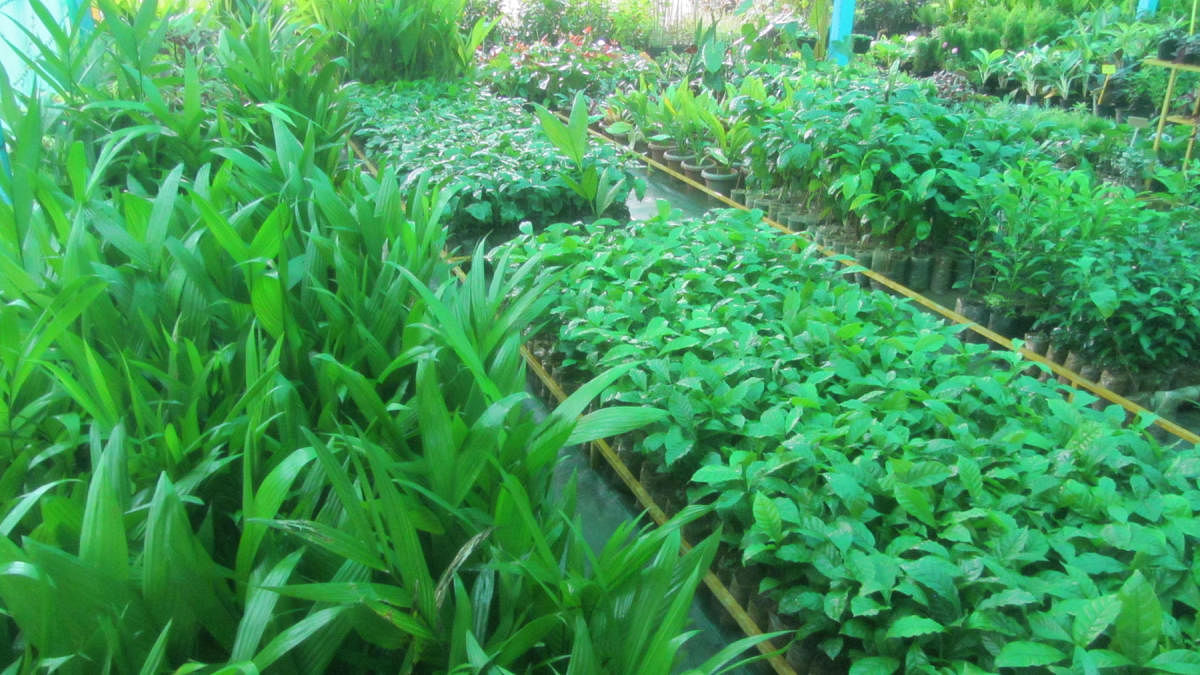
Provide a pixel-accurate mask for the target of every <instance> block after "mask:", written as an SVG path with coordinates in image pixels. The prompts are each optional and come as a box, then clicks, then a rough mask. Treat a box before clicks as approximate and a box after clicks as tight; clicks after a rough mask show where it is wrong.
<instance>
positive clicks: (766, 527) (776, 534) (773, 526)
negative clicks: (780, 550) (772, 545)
mask: <svg viewBox="0 0 1200 675" xmlns="http://www.w3.org/2000/svg"><path fill="white" fill-rule="evenodd" d="M753 511H754V522H755V524H756V525H758V527H760V528H762V530H763V532H764V533H766V535H767V536H768V537H770V538H771V541H774V542H778V541H780V540H781V539H783V518H782V517H781V516H780V515H779V507H778V506H776V505H775V500H773V499H771V498H770V497H768V496H766V495H765V494H763V493H761V492H758V493H755V495H754V507H753Z"/></svg>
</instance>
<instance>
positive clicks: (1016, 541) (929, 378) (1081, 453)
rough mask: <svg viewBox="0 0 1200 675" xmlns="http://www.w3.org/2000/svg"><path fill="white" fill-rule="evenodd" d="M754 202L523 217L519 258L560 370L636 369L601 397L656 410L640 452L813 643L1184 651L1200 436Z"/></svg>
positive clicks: (872, 656)
mask: <svg viewBox="0 0 1200 675" xmlns="http://www.w3.org/2000/svg"><path fill="white" fill-rule="evenodd" d="M757 217H758V214H756V213H743V212H717V213H713V214H710V215H709V216H708V217H706V218H705V219H703V220H697V221H683V222H681V221H679V220H678V218H677V216H674V215H672V214H671V213H670V211H669V208H668V207H665V206H664V207H663V208H662V209H661V212H660V215H659V217H658V218H655V219H654V220H651V221H649V222H645V223H633V224H630V225H621V224H618V223H614V222H611V221H609V222H603V221H602V222H597V223H594V224H592V225H587V226H580V225H576V226H555V227H552V228H550V229H548V230H547V231H545V232H543V233H542V234H540V235H537V236H536V237H534V236H532V235H527V236H526V238H524V239H523V240H519V241H517V242H515V243H514V247H515V253H514V259H515V260H517V261H519V260H521V259H524V257H525V256H526V255H533V256H543V259H544V260H545V261H546V262H547V263H548V264H552V265H554V267H555V268H556V272H555V274H557V275H561V276H559V277H558V281H557V283H556V286H555V291H556V292H555V296H556V298H557V301H556V305H555V307H554V308H553V310H552V311H553V312H554V313H555V314H556V315H557V316H559V317H560V318H561V319H562V322H561V324H560V327H559V328H558V330H557V334H556V335H555V336H554V338H553V339H554V340H555V341H556V343H557V345H558V349H559V350H560V352H561V353H562V355H563V359H564V360H563V367H564V368H565V369H566V370H567V371H568V372H569V373H578V374H579V375H580V376H582V377H587V376H588V374H590V373H593V372H602V371H604V370H606V369H608V368H611V367H613V366H615V365H617V364H622V363H630V362H634V363H645V368H644V369H638V370H631V371H629V373H628V374H627V376H625V377H623V378H622V379H621V381H620V382H618V383H617V385H616V386H615V387H613V388H612V389H610V390H609V391H608V393H607V394H606V395H605V398H607V399H608V400H613V401H621V402H626V403H630V404H635V405H653V406H655V407H660V408H663V409H665V410H667V412H668V417H666V418H665V419H663V420H662V421H661V422H658V423H656V424H655V425H654V426H652V427H650V428H649V429H647V430H646V432H645V433H644V434H637V435H635V436H633V437H632V438H631V441H632V442H633V443H634V444H635V446H634V447H635V448H636V449H637V450H639V451H640V452H642V453H645V456H646V458H647V461H649V462H651V463H652V465H653V466H656V467H659V468H660V470H661V471H663V472H665V473H669V474H670V475H671V476H674V477H675V478H677V479H678V480H680V481H681V482H683V481H687V480H688V478H689V477H690V487H689V490H688V497H689V500H690V501H691V502H692V503H705V504H710V505H711V506H712V508H714V509H715V510H716V512H717V513H718V515H719V516H720V517H721V519H722V521H723V523H725V524H726V525H727V527H725V528H724V529H723V532H726V533H728V534H727V535H726V542H727V543H728V544H730V545H731V546H735V547H736V548H737V551H738V554H737V555H738V558H740V561H741V562H742V563H744V564H753V565H757V566H759V569H762V570H764V577H763V581H762V582H761V584H760V585H759V587H758V589H757V590H759V591H760V592H762V593H765V594H767V595H768V596H769V597H771V598H772V599H773V600H775V601H776V602H777V603H778V605H777V607H778V613H779V615H780V616H781V617H784V620H785V621H786V620H794V621H796V622H797V624H798V625H800V626H801V631H800V635H801V636H803V637H804V640H803V644H804V645H805V646H806V647H807V648H808V649H810V650H811V653H813V654H818V655H821V656H820V658H823V659H827V663H828V664H829V665H830V667H833V668H838V669H854V670H868V671H870V670H871V669H874V670H877V671H879V672H893V671H895V670H897V669H898V668H901V667H904V668H923V667H924V668H928V667H933V668H951V669H961V668H968V669H969V668H981V669H984V670H989V669H998V668H1007V667H1039V668H1052V669H1054V670H1056V671H1057V670H1061V671H1063V672H1065V671H1066V670H1068V669H1071V668H1087V667H1092V666H1097V667H1098V664H1104V663H1108V664H1114V665H1119V666H1125V667H1132V666H1140V667H1145V668H1160V669H1163V670H1166V671H1176V670H1186V669H1188V668H1190V667H1192V666H1191V665H1190V664H1192V663H1194V662H1195V657H1194V651H1195V645H1196V641H1197V639H1200V636H1198V635H1197V634H1196V633H1195V630H1194V627H1193V626H1192V625H1191V622H1189V621H1188V620H1187V617H1188V616H1190V610H1189V609H1180V608H1181V607H1190V604H1189V603H1190V602H1191V600H1190V599H1189V598H1190V597H1191V595H1192V594H1193V593H1194V591H1195V588H1194V584H1195V581H1194V580H1193V579H1192V578H1191V575H1190V574H1189V572H1188V570H1189V569H1190V567H1189V564H1188V563H1187V561H1189V560H1191V558H1192V557H1193V555H1194V552H1195V549H1196V546H1197V540H1196V538H1195V537H1194V536H1193V534H1190V533H1189V532H1190V529H1191V528H1192V526H1193V525H1194V522H1195V519H1196V512H1195V509H1194V508H1193V507H1192V506H1191V503H1192V502H1191V497H1192V496H1193V495H1194V494H1195V491H1196V484H1195V471H1194V469H1193V468H1191V467H1192V466H1193V464H1194V463H1195V461H1196V457H1197V455H1196V453H1197V450H1198V449H1197V448H1195V447H1190V446H1186V445H1182V444H1181V445H1177V446H1175V447H1173V448H1170V449H1168V448H1164V447H1161V446H1159V445H1157V444H1156V443H1155V442H1154V441H1153V440H1152V439H1151V438H1150V437H1149V436H1148V435H1147V434H1145V433H1144V430H1145V427H1146V425H1147V424H1148V423H1149V421H1148V420H1139V421H1138V422H1137V423H1136V424H1135V425H1134V426H1133V427H1131V428H1123V427H1122V426H1121V425H1122V423H1123V422H1124V411H1123V410H1120V409H1118V408H1115V407H1114V408H1110V409H1109V410H1108V411H1106V412H1097V411H1095V410H1092V409H1091V408H1090V407H1089V404H1090V403H1091V402H1092V398H1091V397H1090V396H1088V395H1086V394H1084V393H1082V392H1077V393H1075V395H1074V400H1073V401H1068V400H1066V399H1065V398H1064V397H1063V396H1062V393H1063V392H1062V391H1061V390H1060V389H1058V386H1057V385H1055V384H1053V383H1042V382H1039V381H1038V380H1037V379H1035V378H1032V377H1028V376H1026V375H1024V374H1023V372H1024V371H1025V369H1026V368H1027V367H1028V365H1029V364H1028V363H1027V362H1025V361H1024V360H1023V359H1022V358H1021V357H1020V356H1018V355H1017V354H1015V353H1011V352H989V351H987V350H986V348H984V347H982V346H973V345H968V344H964V343H963V342H961V341H960V340H959V338H958V336H957V333H958V330H957V329H955V328H952V327H948V326H944V325H942V324H940V323H939V322H938V321H937V320H936V319H933V318H931V317H929V316H927V315H925V314H923V313H922V312H920V311H919V310H918V309H916V308H915V307H914V306H913V305H911V304H910V303H908V302H906V301H902V300H897V299H895V298H892V297H889V296H886V295H883V294H880V293H874V292H867V291H864V290H863V289H861V288H860V287H858V286H857V285H852V284H848V283H845V282H843V281H841V280H840V279H838V278H837V275H836V273H835V272H834V270H833V269H832V268H831V266H830V265H829V264H828V263H824V262H820V261H818V260H815V259H814V258H812V257H810V255H809V253H808V252H805V251H803V250H800V249H797V248H795V247H793V246H792V244H793V243H795V242H794V240H793V239H790V238H786V237H782V236H781V235H778V234H777V233H774V232H773V231H771V230H769V229H767V228H764V227H761V225H760V224H759V223H758V222H757ZM1172 608H1174V609H1172ZM1180 613H1182V617H1183V619H1184V620H1179V618H1178V617H1179V616H1180V615H1181V614H1180Z"/></svg>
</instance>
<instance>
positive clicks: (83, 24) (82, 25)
mask: <svg viewBox="0 0 1200 675" xmlns="http://www.w3.org/2000/svg"><path fill="white" fill-rule="evenodd" d="M80 4H81V3H80V0H67V11H68V12H70V13H71V16H70V19H71V20H72V21H74V20H75V17H79V31H80V32H81V33H83V34H84V35H87V34H88V33H90V32H92V28H93V27H94V24H93V22H92V11H91V5H92V3H91V2H90V1H89V2H86V3H82V4H83V7H84V9H83V10H82V12H81V11H80V9H79V7H80Z"/></svg>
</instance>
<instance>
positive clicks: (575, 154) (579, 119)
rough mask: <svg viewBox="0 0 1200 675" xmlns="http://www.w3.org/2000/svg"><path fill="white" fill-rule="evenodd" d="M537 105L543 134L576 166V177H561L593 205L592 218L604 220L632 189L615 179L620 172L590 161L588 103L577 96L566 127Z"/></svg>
mask: <svg viewBox="0 0 1200 675" xmlns="http://www.w3.org/2000/svg"><path fill="white" fill-rule="evenodd" d="M534 105H535V106H536V111H537V118H538V121H539V123H540V124H541V126H542V133H543V134H545V135H546V138H547V139H549V140H550V142H551V143H553V144H554V147H556V148H558V151H559V152H561V153H562V154H564V155H566V156H567V158H568V159H570V160H571V164H572V165H573V166H574V172H573V174H574V175H567V174H560V176H559V177H560V178H562V180H563V182H565V183H566V184H567V186H568V187H570V188H571V190H572V191H573V192H574V193H575V194H577V195H579V196H580V197H581V198H583V199H584V200H585V201H587V203H588V204H590V205H591V207H592V215H594V216H596V217H600V216H602V215H604V213H605V212H606V211H608V210H609V209H610V208H612V207H613V205H615V204H617V200H618V199H622V200H623V199H624V198H626V197H628V195H629V192H630V188H629V187H627V186H626V185H625V181H626V180H627V178H626V177H624V176H617V177H616V178H614V174H620V171H619V170H615V169H612V168H610V167H604V166H600V167H598V166H596V164H595V163H594V162H589V161H587V155H588V152H589V150H590V148H591V143H590V142H589V140H590V134H589V132H588V102H587V98H585V97H584V95H583V94H576V95H575V103H574V104H573V105H572V106H571V116H570V118H569V119H568V120H567V122H566V124H564V123H563V122H562V121H561V120H559V119H558V117H556V116H555V115H554V113H552V112H550V111H549V110H547V109H545V108H543V107H542V106H539V105H537V104H534Z"/></svg>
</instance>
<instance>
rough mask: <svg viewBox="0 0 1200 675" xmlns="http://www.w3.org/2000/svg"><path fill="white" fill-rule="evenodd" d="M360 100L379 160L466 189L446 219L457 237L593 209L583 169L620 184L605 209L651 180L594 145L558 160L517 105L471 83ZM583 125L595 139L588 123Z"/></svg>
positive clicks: (360, 116)
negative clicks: (582, 186)
mask: <svg viewBox="0 0 1200 675" xmlns="http://www.w3.org/2000/svg"><path fill="white" fill-rule="evenodd" d="M354 102H355V112H354V114H353V118H352V119H354V120H355V121H356V123H357V125H358V134H359V137H360V138H362V139H364V140H365V142H364V145H365V146H366V150H367V153H368V154H369V155H370V156H372V157H373V158H376V159H377V160H378V161H380V163H381V164H383V165H385V166H389V167H392V168H394V169H396V170H397V171H399V172H409V171H417V170H422V171H426V172H428V173H429V175H430V177H431V179H432V180H434V181H438V182H453V183H457V184H460V185H461V188H460V189H459V190H458V191H457V192H456V194H455V196H454V197H453V198H452V199H451V201H450V205H449V212H448V213H447V217H446V224H447V225H448V226H449V227H450V228H452V230H453V231H454V232H455V233H456V235H461V236H464V237H468V236H478V235H481V234H486V233H487V232H489V231H492V230H500V231H502V232H505V233H510V232H515V229H516V225H518V224H519V223H521V222H524V221H532V222H534V223H535V224H538V225H541V224H544V223H546V222H553V221H554V220H561V219H568V220H569V219H574V218H577V217H581V216H583V215H586V214H589V213H591V212H592V210H593V202H592V201H591V199H590V198H587V197H584V196H581V195H580V194H579V191H577V190H576V189H574V188H573V187H572V185H571V182H569V179H570V178H571V176H573V175H575V173H577V171H578V166H579V164H580V163H582V164H584V165H585V168H591V169H592V170H593V171H594V172H595V174H596V176H597V177H601V176H605V177H608V179H607V180H608V185H609V186H610V187H613V186H615V188H614V189H613V191H612V194H611V195H610V199H609V203H608V204H607V205H606V208H605V209H604V210H607V209H608V208H609V207H611V208H613V209H620V208H622V207H623V205H624V202H625V199H626V197H627V196H628V194H629V192H630V191H631V190H632V189H634V188H635V187H637V186H638V185H641V184H642V181H640V180H639V179H638V178H636V177H635V176H634V175H633V174H632V173H631V172H630V171H629V170H628V169H627V168H626V166H625V163H624V161H623V160H622V159H621V158H620V156H619V154H618V153H617V151H616V150H615V149H614V148H612V147H610V146H608V145H607V144H603V145H599V144H597V145H592V146H590V147H587V144H586V142H585V143H584V144H583V145H578V144H576V146H575V147H576V149H575V150H574V151H572V153H570V154H569V159H568V158H566V157H562V156H559V154H558V153H557V152H556V146H555V145H554V144H553V143H552V142H551V141H550V140H549V139H547V138H545V137H544V136H543V134H542V131H541V129H540V128H539V126H538V124H537V121H536V120H535V119H534V118H533V117H532V116H530V115H528V114H525V113H523V112H522V111H521V109H520V103H519V102H518V101H516V100H513V99H506V98H501V97H497V96H493V95H492V94H489V93H487V92H486V91H484V90H480V89H477V88H475V87H472V86H469V85H466V86H464V85H460V84H451V85H444V84H437V83H422V84H417V85H407V84H400V85H395V86H393V87H390V88H389V87H372V88H366V87H364V88H361V89H359V90H358V92H357V93H356V95H355V97H354ZM555 121H557V120H555ZM581 128H582V129H584V131H583V133H584V134H585V136H584V138H585V139H586V123H585V124H584V125H583V127H581ZM585 147H586V150H585V149H584V148H585Z"/></svg>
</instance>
